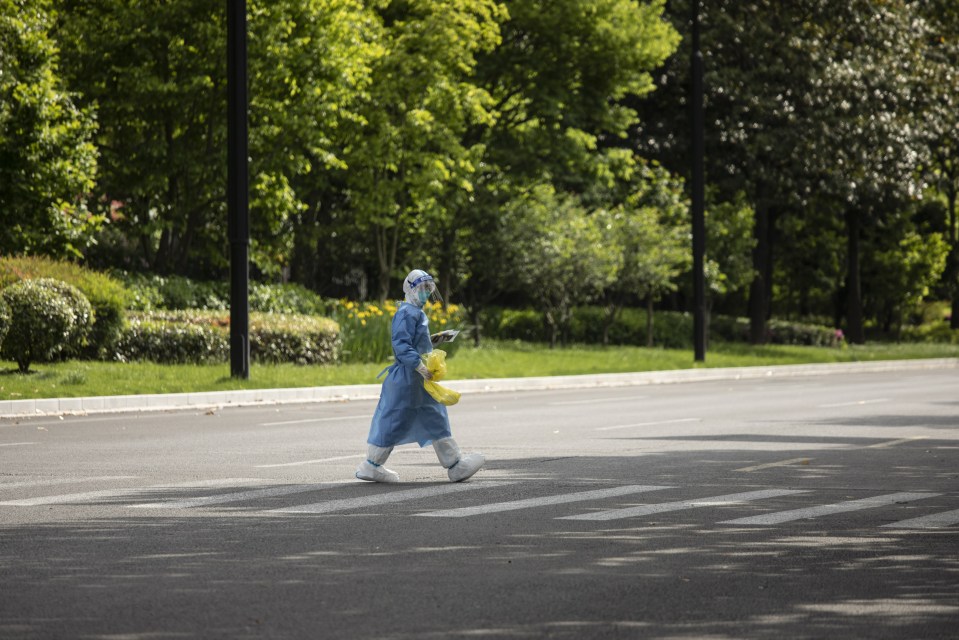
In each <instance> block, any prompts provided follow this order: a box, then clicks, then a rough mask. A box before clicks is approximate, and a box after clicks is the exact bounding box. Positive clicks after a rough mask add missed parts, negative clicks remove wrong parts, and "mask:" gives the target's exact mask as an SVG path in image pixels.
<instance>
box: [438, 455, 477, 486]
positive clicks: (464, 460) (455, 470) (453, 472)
mask: <svg viewBox="0 0 959 640" xmlns="http://www.w3.org/2000/svg"><path fill="white" fill-rule="evenodd" d="M484 464H486V456H484V455H483V454H482V453H468V454H466V455H465V456H462V457H460V459H459V462H457V463H456V464H454V465H453V466H452V467H450V468H449V470H448V471H447V475H449V477H450V482H462V481H463V480H466V479H467V478H469V477H471V476H472V475H473V474H474V473H476V472H477V471H479V470H480V468H482V466H483V465H484Z"/></svg>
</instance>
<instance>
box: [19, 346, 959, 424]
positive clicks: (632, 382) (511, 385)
mask: <svg viewBox="0 0 959 640" xmlns="http://www.w3.org/2000/svg"><path fill="white" fill-rule="evenodd" d="M956 368H959V358H935V359H927V360H885V361H879V362H843V363H835V364H797V365H777V366H768V367H736V368H726V369H677V370H670V371H642V372H636V373H603V374H589V375H576V376H550V377H538V378H489V379H483V380H449V381H446V382H444V385H445V386H448V387H450V388H451V389H455V390H456V391H459V392H460V393H463V394H470V393H496V392H504V391H537V390H544V389H585V388H596V387H628V386H641V385H650V384H675V383H680V382H703V381H711V380H747V379H750V378H774V377H777V378H782V377H794V376H818V375H836V374H843V373H866V372H877V371H921V370H924V369H956ZM379 394H380V385H379V384H361V385H344V386H331V387H303V388H295V389H254V390H244V391H206V392H200V393H171V394H150V395H137V396H97V397H91V398H45V399H38V400H0V418H14V417H25V416H38V415H61V414H91V413H113V412H134V411H170V410H191V409H211V408H219V407H242V406H249V405H270V404H292V403H307V402H344V401H349V400H369V399H375V398H378V397H379Z"/></svg>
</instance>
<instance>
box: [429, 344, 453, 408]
mask: <svg viewBox="0 0 959 640" xmlns="http://www.w3.org/2000/svg"><path fill="white" fill-rule="evenodd" d="M423 364H425V365H426V368H427V369H429V371H430V373H431V374H432V375H433V379H432V380H424V381H423V388H425V389H426V393H428V394H430V395H431V396H432V397H433V399H434V400H436V401H437V402H439V403H440V404H445V405H446V406H447V407H449V406H452V405H454V404H456V403H457V402H459V401H460V394H459V392H457V391H453V390H452V389H448V388H446V387H444V386H443V385H440V384H437V382H438V381H440V380H442V379H443V378H445V377H446V352H445V351H443V350H442V349H434V350H433V351H430V352H429V353H427V354H426V355H424V356H423Z"/></svg>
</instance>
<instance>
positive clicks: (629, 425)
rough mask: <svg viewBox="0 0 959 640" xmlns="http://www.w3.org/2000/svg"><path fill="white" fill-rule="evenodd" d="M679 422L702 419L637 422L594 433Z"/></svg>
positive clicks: (602, 428)
mask: <svg viewBox="0 0 959 640" xmlns="http://www.w3.org/2000/svg"><path fill="white" fill-rule="evenodd" d="M680 422H702V418H679V419H677V420H658V421H656V422H637V423H635V424H619V425H616V426H614V427H597V428H596V431H613V430H614V429H631V428H633V427H652V426H654V425H658V424H678V423H680Z"/></svg>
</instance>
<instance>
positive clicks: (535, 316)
mask: <svg viewBox="0 0 959 640" xmlns="http://www.w3.org/2000/svg"><path fill="white" fill-rule="evenodd" d="M605 320H606V315H605V311H604V309H603V308H602V307H596V306H592V307H577V308H576V309H574V310H573V318H572V321H571V322H570V328H569V340H570V341H571V342H574V343H581V344H602V341H603V324H604V322H605ZM709 334H710V337H711V338H712V339H714V340H723V341H727V342H749V320H748V319H747V318H733V317H729V316H713V317H711V318H710V324H709ZM483 335H484V336H486V337H490V338H499V339H503V340H524V341H528V342H547V341H548V340H549V337H548V336H549V334H548V332H547V330H546V324H545V322H544V320H543V315H542V314H541V313H540V312H538V311H534V310H531V309H491V310H489V311H488V312H484V314H483ZM767 340H768V342H769V343H770V344H795V345H811V346H839V345H841V344H842V343H843V338H842V332H841V331H837V330H836V329H832V328H830V327H825V326H821V325H813V324H805V323H799V322H788V321H783V320H771V321H770V322H769V323H768V334H767ZM609 343H610V344H614V345H635V346H645V344H646V311H645V310H644V309H637V308H625V309H622V310H620V312H619V313H618V314H617V315H616V319H615V321H614V322H613V324H612V325H611V326H610V328H609ZM653 345H654V346H657V347H661V348H667V349H691V348H692V347H693V316H692V314H689V313H680V312H676V311H656V312H654V313H653Z"/></svg>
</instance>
